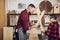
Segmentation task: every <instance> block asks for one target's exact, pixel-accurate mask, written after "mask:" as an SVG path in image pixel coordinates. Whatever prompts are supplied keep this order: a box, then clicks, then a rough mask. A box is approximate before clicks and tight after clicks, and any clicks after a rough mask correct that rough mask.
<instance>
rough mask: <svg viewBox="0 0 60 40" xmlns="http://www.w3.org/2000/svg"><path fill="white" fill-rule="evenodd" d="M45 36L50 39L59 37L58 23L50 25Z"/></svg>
mask: <svg viewBox="0 0 60 40" xmlns="http://www.w3.org/2000/svg"><path fill="white" fill-rule="evenodd" d="M46 34H47V35H48V36H51V37H59V24H58V22H53V23H50V24H49V26H48V30H47V32H46Z"/></svg>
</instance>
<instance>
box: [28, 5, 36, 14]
mask: <svg viewBox="0 0 60 40" xmlns="http://www.w3.org/2000/svg"><path fill="white" fill-rule="evenodd" d="M29 10H30V13H31V14H32V13H33V12H34V10H35V8H34V7H31V6H30V7H29Z"/></svg>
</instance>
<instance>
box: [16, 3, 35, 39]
mask: <svg viewBox="0 0 60 40" xmlns="http://www.w3.org/2000/svg"><path fill="white" fill-rule="evenodd" d="M34 9H35V6H34V5H33V4H29V5H28V7H27V9H25V10H23V11H22V12H21V14H20V16H19V19H18V23H17V27H16V28H17V30H18V33H19V40H27V38H26V36H27V35H26V31H27V30H29V27H28V22H29V13H33V12H34ZM21 28H23V34H22V30H21ZM17 30H16V31H17ZM19 31H20V32H19Z"/></svg>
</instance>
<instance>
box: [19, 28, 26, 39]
mask: <svg viewBox="0 0 60 40" xmlns="http://www.w3.org/2000/svg"><path fill="white" fill-rule="evenodd" d="M18 34H19V40H27V34H26V33H23V29H22V28H19V29H18Z"/></svg>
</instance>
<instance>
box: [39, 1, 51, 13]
mask: <svg viewBox="0 0 60 40" xmlns="http://www.w3.org/2000/svg"><path fill="white" fill-rule="evenodd" d="M39 9H40V11H41V12H42V11H43V10H45V11H46V12H50V11H51V10H52V4H51V2H50V1H48V0H44V1H42V2H41V3H40V5H39Z"/></svg>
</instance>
